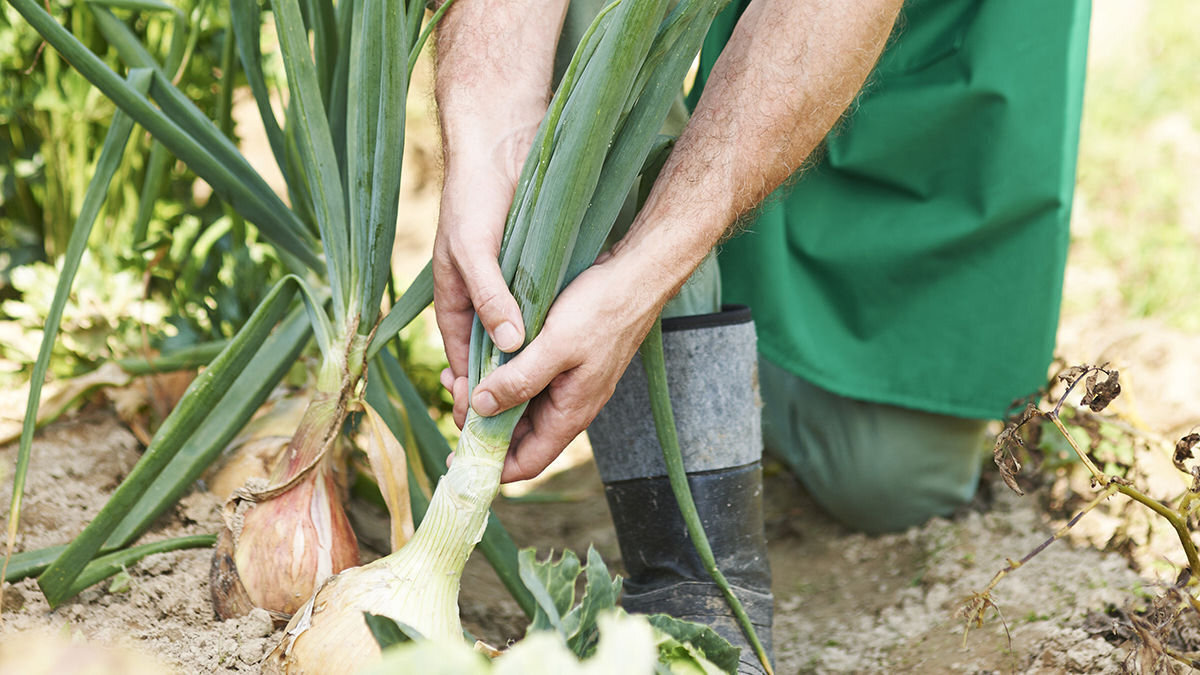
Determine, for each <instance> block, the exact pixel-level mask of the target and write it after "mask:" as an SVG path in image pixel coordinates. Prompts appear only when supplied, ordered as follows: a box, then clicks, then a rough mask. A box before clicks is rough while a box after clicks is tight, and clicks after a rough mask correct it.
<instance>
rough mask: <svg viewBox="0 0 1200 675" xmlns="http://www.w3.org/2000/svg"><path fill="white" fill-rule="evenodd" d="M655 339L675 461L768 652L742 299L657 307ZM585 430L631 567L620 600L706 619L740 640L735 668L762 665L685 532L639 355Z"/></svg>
mask: <svg viewBox="0 0 1200 675" xmlns="http://www.w3.org/2000/svg"><path fill="white" fill-rule="evenodd" d="M663 343H664V351H665V355H666V363H667V381H668V385H669V388H670V392H671V403H672V406H673V409H674V413H675V420H676V427H677V428H678V433H679V440H680V446H681V448H682V454H683V461H684V468H685V469H686V471H687V474H688V483H689V484H690V486H691V489H692V495H693V497H694V499H695V502H696V508H697V510H698V511H699V514H700V520H701V522H702V523H703V525H704V530H705V532H706V533H707V535H708V539H709V542H710V544H711V545H712V549H713V553H714V555H715V557H716V561H717V567H718V568H719V569H720V570H721V571H722V573H724V575H725V577H726V579H727V580H728V581H729V583H730V585H731V586H732V588H733V592H734V594H735V595H737V597H738V598H739V599H740V600H741V601H742V604H743V605H744V606H745V609H746V612H747V614H748V615H749V616H750V619H751V621H752V623H753V624H754V626H755V632H756V633H757V634H758V637H759V640H761V641H762V643H763V646H764V647H766V649H767V653H768V654H770V653H771V652H770V649H771V619H772V605H773V597H772V595H771V572H770V567H769V565H768V562H767V547H766V539H765V537H764V536H763V516H762V464H761V460H762V431H761V412H760V403H759V399H758V388H757V385H758V373H757V369H758V356H757V354H756V349H755V336H754V324H753V322H752V321H751V319H750V310H749V309H746V308H732V309H729V308H727V309H726V311H723V312H720V313H717V314H705V315H700V316H688V317H680V318H675V319H665V320H664V321H663ZM588 435H589V437H590V439H591V443H592V450H593V453H594V455H595V457H596V465H597V467H598V468H599V471H600V477H601V479H602V480H603V481H604V485H605V495H606V497H607V498H608V506H609V510H610V511H611V512H612V517H613V524H614V525H615V526H616V530H617V542H618V544H619V545H620V547H621V557H622V558H623V559H624V563H625V569H626V572H627V573H628V575H629V578H628V579H627V580H626V582H625V586H624V588H625V593H624V596H623V598H622V601H621V604H622V606H624V608H625V609H626V610H627V611H630V612H641V613H647V614H654V613H659V612H662V613H666V614H670V615H671V616H674V617H676V618H680V619H685V620H688V621H694V622H697V623H702V624H706V625H709V626H711V627H712V628H713V629H714V630H715V631H716V632H717V633H718V634H720V635H721V636H722V637H724V638H725V639H727V640H729V641H730V642H731V643H732V644H733V645H734V646H739V647H741V648H742V653H741V660H740V665H739V670H738V672H739V673H762V672H764V671H763V668H762V666H761V664H759V662H758V659H757V657H756V656H755V654H754V652H753V650H752V649H751V648H750V646H749V642H748V641H747V640H746V638H745V636H744V635H743V634H742V631H741V628H740V627H739V626H738V624H737V622H736V621H735V619H734V617H733V613H732V611H731V610H730V609H729V606H728V605H727V603H726V601H725V598H724V596H723V595H722V594H721V592H720V590H719V589H718V588H717V586H716V583H715V582H713V580H712V578H711V577H710V576H709V574H708V572H707V571H706V570H705V569H704V566H703V565H702V564H701V562H700V558H699V556H698V555H697V554H696V550H695V547H694V546H693V545H692V542H691V540H690V539H689V538H688V534H687V530H686V528H685V526H684V523H683V517H682V515H681V514H680V512H679V508H678V506H677V504H676V501H675V496H674V494H673V493H672V492H671V486H670V483H669V482H668V480H667V469H666V465H665V464H664V463H663V459H662V450H661V448H660V447H659V444H658V440H657V436H656V435H655V430H654V421H653V418H652V417H651V414H650V398H649V392H648V389H647V385H646V376H645V371H644V370H643V369H642V364H641V361H640V359H639V358H638V357H635V359H634V361H633V362H632V363H631V364H630V365H629V368H628V369H627V370H626V371H625V374H624V375H623V376H622V378H621V381H620V382H619V383H618V385H617V389H616V392H615V393H614V394H613V397H612V399H611V400H610V401H609V403H608V404H607V405H606V406H605V407H604V409H603V410H602V411H601V412H600V414H599V416H597V418H596V420H595V421H594V422H593V423H592V425H591V427H590V428H589V430H588Z"/></svg>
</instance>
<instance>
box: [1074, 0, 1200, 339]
mask: <svg viewBox="0 0 1200 675" xmlns="http://www.w3.org/2000/svg"><path fill="white" fill-rule="evenodd" d="M1109 9H1110V10H1113V11H1116V12H1117V13H1118V14H1119V15H1120V16H1121V19H1120V21H1119V23H1118V22H1115V21H1110V22H1109V24H1112V25H1111V26H1110V27H1109V28H1108V29H1107V30H1103V31H1099V30H1098V31H1094V35H1095V39H1093V43H1092V46H1091V50H1092V54H1091V55H1090V57H1089V61H1090V63H1089V80H1088V83H1087V89H1086V102H1085V111H1086V112H1085V115H1084V118H1083V128H1082V138H1081V143H1080V157H1079V177H1078V178H1079V180H1078V193H1077V195H1078V197H1079V198H1078V200H1077V209H1076V214H1077V216H1078V217H1076V218H1074V222H1073V233H1072V247H1073V249H1072V257H1073V259H1075V260H1079V261H1081V262H1086V263H1088V264H1090V265H1092V266H1095V267H1096V268H1098V269H1103V270H1104V271H1105V277H1104V280H1105V281H1106V282H1107V283H1103V284H1095V283H1093V284H1090V285H1089V287H1088V288H1086V289H1083V288H1081V289H1080V291H1081V293H1080V294H1079V296H1078V297H1077V298H1076V299H1075V300H1073V302H1074V303H1078V304H1080V305H1081V306H1080V308H1079V309H1084V308H1087V307H1091V306H1093V305H1095V304H1096V303H1097V302H1098V300H1097V297H1098V296H1101V297H1102V296H1103V295H1105V294H1108V293H1112V294H1115V297H1116V298H1117V299H1118V301H1119V302H1120V304H1121V305H1122V306H1123V308H1124V309H1125V310H1126V311H1127V312H1128V314H1129V315H1131V316H1134V317H1159V318H1162V319H1164V320H1166V321H1168V322H1170V323H1172V324H1174V325H1175V326H1177V327H1179V328H1182V329H1184V330H1197V329H1200V315H1197V313H1196V312H1195V311H1194V306H1193V304H1192V299H1193V298H1194V297H1195V293H1194V289H1195V288H1196V286H1197V284H1200V268H1198V267H1197V266H1196V264H1195V261H1196V259H1197V258H1198V257H1200V207H1198V205H1197V204H1198V203H1197V201H1196V200H1195V198H1194V195H1195V194H1196V188H1195V186H1196V184H1197V181H1198V180H1200V172H1198V169H1197V167H1198V166H1200V162H1198V160H1200V100H1198V99H1197V98H1196V96H1195V91H1196V90H1197V88H1198V87H1200V70H1197V69H1196V67H1195V64H1196V62H1197V59H1200V44H1198V43H1197V41H1196V40H1195V36H1194V26H1195V25H1196V24H1197V22H1198V21H1200V5H1197V4H1196V3H1193V2H1189V1H1188V0H1158V1H1156V2H1149V3H1135V4H1130V5H1121V6H1120V9H1119V10H1118V7H1117V6H1114V7H1112V8H1109ZM1098 14H1099V13H1098ZM1106 25H1107V24H1103V23H1098V24H1097V28H1098V29H1101V28H1104V27H1105V26H1106ZM1068 300H1069V301H1071V300H1070V299H1068Z"/></svg>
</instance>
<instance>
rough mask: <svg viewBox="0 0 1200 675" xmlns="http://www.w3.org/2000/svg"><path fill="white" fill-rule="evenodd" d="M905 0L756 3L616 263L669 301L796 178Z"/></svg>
mask: <svg viewBox="0 0 1200 675" xmlns="http://www.w3.org/2000/svg"><path fill="white" fill-rule="evenodd" d="M900 5H901V0H863V1H860V2H840V1H838V0H755V1H754V2H752V3H751V4H750V6H749V7H748V8H747V9H746V12H745V13H744V14H743V16H742V18H741V20H740V21H739V22H738V25H737V27H736V29H735V30H734V33H733V35H732V37H731V38H730V41H729V43H728V45H727V46H726V47H725V50H724V51H723V52H722V54H721V57H720V58H719V59H718V60H717V62H716V64H715V65H714V67H713V70H712V73H711V74H710V76H709V79H708V82H707V83H706V85H705V89H704V94H703V96H702V97H701V99H700V101H699V103H698V105H697V107H696V110H695V113H694V114H693V116H692V120H691V122H690V123H689V124H688V126H687V128H686V129H685V130H684V132H683V134H682V135H681V136H680V138H679V142H678V143H677V145H676V148H675V151H674V152H673V153H672V155H671V158H670V159H669V160H668V162H667V164H666V166H664V168H663V171H662V173H661V174H660V176H659V180H658V182H657V183H656V184H655V186H654V188H653V190H652V191H651V194H650V197H649V198H648V200H647V202H646V205H645V207H644V208H643V209H642V212H641V213H640V214H639V215H638V218H637V221H636V222H635V223H634V225H633V227H632V228H631V229H630V232H629V234H628V235H627V236H626V237H625V238H624V239H622V241H621V242H619V243H618V245H617V246H616V247H615V248H614V250H613V255H614V262H616V261H618V260H620V261H622V264H625V265H628V266H629V267H630V274H633V275H636V277H635V278H640V279H642V280H643V281H645V282H646V283H645V284H644V286H643V288H644V289H645V290H644V291H642V294H643V298H642V301H643V302H646V303H659V304H661V303H662V302H665V301H666V300H667V299H669V298H670V297H671V295H673V294H674V293H675V292H676V291H677V290H678V288H679V287H680V286H681V285H682V284H683V281H684V280H685V279H686V278H687V276H688V275H689V274H690V273H691V271H692V270H693V269H694V268H695V267H696V265H698V264H699V263H700V261H701V260H702V259H703V257H704V256H705V255H706V254H707V253H708V251H709V250H711V248H712V247H713V246H715V245H716V244H717V242H718V241H719V240H720V238H721V237H722V236H723V235H724V234H725V232H726V231H727V230H728V228H729V227H730V226H731V224H732V223H734V222H735V221H736V220H737V219H738V218H739V217H740V216H742V215H743V214H745V213H746V212H747V211H749V210H751V209H753V208H754V207H756V206H757V205H758V204H759V203H760V202H761V201H762V200H763V199H764V198H766V197H767V195H769V194H770V193H771V192H772V191H773V190H775V188H777V187H779V185H780V184H782V183H783V182H784V181H785V180H787V179H788V177H789V176H791V175H792V174H793V173H794V172H795V171H796V170H797V168H798V167H800V166H801V165H802V164H803V162H804V160H805V159H806V158H807V157H808V156H809V154H811V153H812V152H813V150H814V149H815V148H816V147H817V146H818V145H819V144H820V143H821V140H822V139H823V138H824V136H825V134H826V133H828V131H829V129H830V128H832V127H833V125H834V124H835V123H836V122H837V121H838V119H839V117H840V116H841V115H842V114H843V112H844V111H845V110H846V108H847V107H848V106H849V105H850V104H851V103H852V102H853V100H854V97H855V96H856V95H857V93H858V91H859V90H860V89H861V87H862V85H863V83H864V82H865V80H866V78H867V76H868V74H869V73H870V71H871V68H872V67H873V66H874V64H875V62H876V60H877V59H878V57H879V54H880V52H881V51H882V49H883V46H884V44H885V43H886V41H887V37H888V35H889V34H890V32H891V28H892V25H893V23H894V22H895V18H896V15H897V13H898V11H899V8H900Z"/></svg>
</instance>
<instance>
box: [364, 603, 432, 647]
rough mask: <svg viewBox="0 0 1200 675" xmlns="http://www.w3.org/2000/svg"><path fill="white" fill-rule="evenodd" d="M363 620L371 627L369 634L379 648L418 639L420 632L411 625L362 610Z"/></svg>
mask: <svg viewBox="0 0 1200 675" xmlns="http://www.w3.org/2000/svg"><path fill="white" fill-rule="evenodd" d="M363 620H364V621H366V622H367V628H370V629H371V636H372V637H374V638H375V642H376V643H377V644H378V645H379V648H380V649H388V648H389V647H394V646H396V645H402V644H405V643H407V642H410V641H412V640H420V639H421V634H420V633H418V632H417V630H416V629H415V628H413V627H412V626H407V625H405V624H403V623H400V622H399V621H395V620H393V619H391V618H388V617H386V616H381V615H379V614H372V613H370V612H363Z"/></svg>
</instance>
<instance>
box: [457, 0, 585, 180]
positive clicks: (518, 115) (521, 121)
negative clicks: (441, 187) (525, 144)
mask: <svg viewBox="0 0 1200 675" xmlns="http://www.w3.org/2000/svg"><path fill="white" fill-rule="evenodd" d="M566 5H567V0H456V2H455V4H454V5H453V6H452V7H451V8H450V9H449V10H448V11H447V12H446V16H445V17H443V19H442V22H441V24H440V25H439V27H438V37H437V81H436V86H435V96H436V98H437V103H438V111H439V113H438V114H439V120H440V122H441V126H442V138H443V145H444V150H445V155H446V158H447V162H450V161H452V159H453V157H454V156H455V155H458V154H462V153H464V152H467V153H469V152H471V151H474V150H478V149H480V148H484V149H489V150H490V149H492V148H494V147H495V146H496V145H497V144H498V143H503V142H506V141H508V140H509V139H506V138H504V137H505V136H509V135H512V134H513V133H514V132H515V133H519V134H520V133H526V132H528V133H529V134H530V136H531V135H532V132H531V131H529V128H530V127H531V126H532V127H534V128H536V126H537V123H538V122H539V121H540V120H541V117H542V115H543V114H544V113H545V110H546V103H547V101H548V100H549V96H550V79H551V76H552V74H553V68H554V47H555V43H556V41H557V39H558V33H559V31H560V30H561V27H562V21H563V16H564V13H565V11H566Z"/></svg>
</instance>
